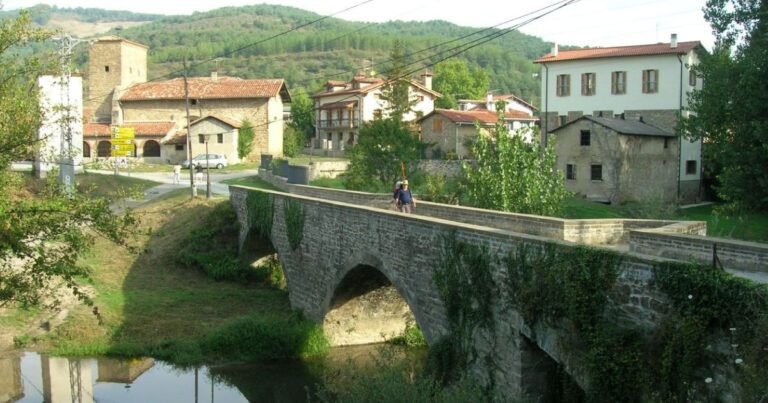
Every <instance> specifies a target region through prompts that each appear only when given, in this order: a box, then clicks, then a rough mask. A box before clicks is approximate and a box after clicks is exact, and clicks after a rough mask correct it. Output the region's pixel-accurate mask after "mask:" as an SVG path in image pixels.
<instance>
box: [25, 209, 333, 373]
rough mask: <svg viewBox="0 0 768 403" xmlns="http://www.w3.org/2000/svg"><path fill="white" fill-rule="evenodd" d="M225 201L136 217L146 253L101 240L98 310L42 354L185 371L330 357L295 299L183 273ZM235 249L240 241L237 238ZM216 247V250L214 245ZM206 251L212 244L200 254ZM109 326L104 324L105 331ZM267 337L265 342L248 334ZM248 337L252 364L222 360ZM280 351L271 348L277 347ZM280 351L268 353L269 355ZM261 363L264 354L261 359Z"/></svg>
mask: <svg viewBox="0 0 768 403" xmlns="http://www.w3.org/2000/svg"><path fill="white" fill-rule="evenodd" d="M221 203H229V201H228V200H225V199H214V200H211V201H207V200H205V199H203V198H197V199H190V198H189V196H188V195H186V194H176V195H172V196H170V197H166V198H163V199H161V200H155V201H152V202H149V203H147V204H146V205H145V206H143V207H141V208H140V209H138V210H137V214H138V215H139V217H140V218H141V224H140V226H139V227H138V228H137V229H136V231H137V233H138V240H137V241H136V244H135V246H136V247H137V248H138V250H140V252H139V253H138V254H135V255H134V254H131V253H130V252H129V251H127V250H124V249H122V248H119V247H117V246H115V245H113V244H111V243H109V242H107V241H105V240H101V239H99V240H97V242H96V245H95V248H94V252H93V253H92V254H91V255H90V256H89V257H88V258H87V259H86V260H85V261H84V262H83V263H84V264H85V265H87V266H88V267H89V268H90V269H91V270H92V281H91V282H90V284H88V287H90V288H92V289H93V299H94V305H95V306H96V307H98V311H99V315H100V318H99V317H97V316H96V315H94V313H93V311H92V308H91V307H86V306H77V307H75V308H74V309H73V310H72V312H71V313H70V315H69V317H68V318H67V320H66V321H65V322H64V324H62V325H61V326H59V327H57V328H56V329H55V330H54V331H53V332H51V334H50V335H49V336H48V337H45V338H43V339H41V340H39V341H38V342H37V344H36V345H35V346H33V347H34V348H35V349H38V350H42V351H45V352H50V353H53V354H57V355H77V356H82V355H110V354H113V355H151V356H154V357H157V358H162V359H166V360H169V361H171V362H174V363H176V364H193V363H199V362H203V361H206V362H212V361H217V360H220V359H226V360H229V361H233V360H242V359H258V358H271V357H272V356H273V355H274V354H275V351H279V352H280V353H281V354H286V355H288V356H299V355H302V354H308V355H309V354H314V353H319V352H322V350H323V348H324V347H323V346H324V344H323V340H324V338H318V336H317V334H316V332H315V331H313V330H312V329H313V326H314V325H310V324H309V323H308V322H307V321H306V320H304V319H302V318H300V317H298V316H297V315H296V314H294V313H293V312H292V311H291V310H290V306H289V303H288V298H287V294H286V293H285V292H284V291H281V290H278V289H274V288H270V287H268V286H265V285H263V284H254V283H248V284H237V283H232V282H224V281H222V282H216V281H214V280H212V279H210V278H209V277H207V276H206V275H205V274H204V273H203V272H202V271H201V270H197V269H192V268H189V267H181V266H180V265H179V263H178V261H179V259H178V256H177V254H178V253H179V251H180V250H181V249H182V247H183V246H184V245H183V243H184V242H186V240H187V239H188V237H189V235H190V233H191V232H192V231H194V230H195V229H199V228H205V226H206V225H208V220H207V219H206V217H208V216H209V215H211V214H212V213H213V212H215V211H216V210H217V205H219V204H221ZM234 237H235V239H234V240H232V241H233V242H236V233H235V234H234ZM212 244H214V243H212ZM201 247H203V248H204V247H205V245H201ZM100 322H101V323H100ZM254 323H257V324H258V326H256V327H257V328H258V329H260V331H261V333H259V335H260V336H256V335H253V334H252V335H251V337H250V338H248V337H245V335H246V334H250V333H249V332H244V331H243V329H252V328H254V325H253V324H254ZM233 334H235V335H238V334H239V335H243V337H242V338H241V339H239V340H240V343H241V345H242V346H243V347H242V348H243V349H248V350H249V351H252V353H251V354H250V355H248V356H232V355H226V354H224V353H223V349H221V348H220V346H222V345H228V343H231V342H232V340H233V336H232V335H233ZM270 343H271V344H270ZM275 345H279V346H280V349H277V347H275V348H274V351H264V350H263V349H262V347H263V346H272V347H273V346H275ZM259 354H262V355H261V356H259Z"/></svg>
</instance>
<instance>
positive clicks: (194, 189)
mask: <svg viewBox="0 0 768 403" xmlns="http://www.w3.org/2000/svg"><path fill="white" fill-rule="evenodd" d="M184 105H185V107H186V108H187V161H189V183H190V184H191V186H192V197H197V184H196V183H195V173H194V172H192V133H191V132H190V131H189V85H188V83H187V57H186V56H184Z"/></svg>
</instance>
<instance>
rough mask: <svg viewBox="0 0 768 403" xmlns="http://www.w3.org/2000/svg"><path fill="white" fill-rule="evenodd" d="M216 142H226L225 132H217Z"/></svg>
mask: <svg viewBox="0 0 768 403" xmlns="http://www.w3.org/2000/svg"><path fill="white" fill-rule="evenodd" d="M216 142H217V143H219V144H224V133H218V134H216Z"/></svg>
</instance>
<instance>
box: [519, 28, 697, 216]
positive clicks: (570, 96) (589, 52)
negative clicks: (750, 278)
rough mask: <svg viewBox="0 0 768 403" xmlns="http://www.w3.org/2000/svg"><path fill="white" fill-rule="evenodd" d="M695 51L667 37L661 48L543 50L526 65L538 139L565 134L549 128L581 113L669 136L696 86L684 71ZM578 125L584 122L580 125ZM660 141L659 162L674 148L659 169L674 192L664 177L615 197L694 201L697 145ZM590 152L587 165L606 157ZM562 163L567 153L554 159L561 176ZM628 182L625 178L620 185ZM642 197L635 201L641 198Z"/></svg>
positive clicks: (647, 171)
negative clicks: (536, 93) (532, 71)
mask: <svg viewBox="0 0 768 403" xmlns="http://www.w3.org/2000/svg"><path fill="white" fill-rule="evenodd" d="M700 50H703V47H702V46H701V43H700V42H698V41H696V42H678V41H677V36H676V35H674V34H673V35H672V38H671V41H670V42H669V43H657V44H650V45H636V46H619V47H607V48H587V49H577V50H565V51H558V48H557V46H555V47H554V49H553V51H552V52H551V53H549V54H547V55H545V56H543V57H541V58H539V59H537V60H535V61H534V62H535V63H538V64H540V65H541V74H540V76H541V80H542V81H541V94H542V96H541V99H542V108H541V110H542V111H543V112H542V141H543V142H545V143H546V142H547V141H548V138H549V136H550V135H555V137H558V141H559V136H560V135H562V133H565V132H563V131H557V129H558V128H560V127H562V126H565V125H566V124H568V123H569V122H573V121H575V120H577V119H579V118H580V117H582V116H585V115H591V116H593V117H596V118H598V117H603V118H615V117H623V118H624V119H625V120H635V121H640V119H641V118H642V122H643V123H645V124H648V125H651V126H653V127H656V128H658V129H661V130H662V131H663V132H665V133H676V132H675V127H676V125H677V122H678V119H679V118H678V117H679V116H682V117H683V118H686V117H687V116H688V113H689V112H688V111H687V110H686V108H687V106H688V93H689V92H690V91H692V90H694V89H697V88H701V83H700V82H699V80H697V77H696V75H695V74H694V72H693V71H691V67H692V66H694V65H696V64H697V63H698V56H697V52H698V51H700ZM585 122H592V121H589V120H588V121H582V122H581V123H580V124H586V123H585ZM574 130H575V129H574ZM617 133H621V132H620V131H617ZM624 134H626V133H624ZM596 135H599V134H598V133H593V135H592V137H593V138H594V136H596ZM661 137H663V138H667V139H668V140H665V141H666V142H667V145H668V146H669V148H668V149H663V150H665V151H663V152H662V154H663V155H659V156H658V159H659V160H666V158H667V156H666V153H667V151H666V150H669V149H672V150H676V151H677V156H676V159H675V161H674V162H673V163H667V164H665V165H664V167H666V168H665V169H669V170H670V171H671V172H670V173H668V174H667V173H665V174H664V175H663V176H664V177H665V178H666V177H667V176H668V175H671V176H672V177H674V178H675V182H676V186H674V191H670V189H669V187H668V186H667V184H666V181H665V180H663V181H662V180H660V181H659V182H650V183H645V185H644V186H653V187H654V189H652V191H651V190H649V191H643V192H639V191H633V190H629V189H626V188H623V189H622V190H621V193H623V194H627V195H636V196H637V195H640V196H643V195H645V196H650V195H654V197H655V198H659V197H660V198H662V199H663V200H666V201H670V202H681V203H686V202H694V201H696V200H698V199H699V195H700V193H701V170H702V167H701V154H702V144H701V142H700V141H689V140H687V139H685V138H682V137H680V136H678V135H675V136H674V137H672V138H669V137H667V136H661ZM672 143H674V144H672ZM678 143H679V144H678ZM630 151H631V150H630ZM558 152H565V148H563V147H558ZM590 155H591V158H593V159H594V160H593V161H592V162H591V163H590V165H599V164H601V163H604V162H603V161H609V160H611V158H612V157H610V156H604V157H603V156H600V155H598V154H592V153H590ZM569 158H570V154H562V155H561V154H558V168H559V169H561V170H563V171H564V172H565V171H566V169H567V167H566V165H567V164H570V162H569ZM656 168H658V167H654V169H656ZM576 169H577V170H578V171H579V172H580V171H581V170H582V169H586V168H585V167H578V166H577V167H576ZM632 169H640V170H645V175H647V176H651V167H650V166H647V167H643V166H634V167H633V168H632ZM657 173H658V172H657ZM638 175H642V173H639V174H638ZM635 183H636V181H628V182H627V183H625V186H629V185H630V184H632V186H634V184H635ZM588 193H589V192H587V195H588ZM645 196H643V197H642V198H640V199H636V200H638V201H643V200H647V199H646V198H645ZM620 199H621V198H620Z"/></svg>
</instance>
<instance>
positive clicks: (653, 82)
mask: <svg viewBox="0 0 768 403" xmlns="http://www.w3.org/2000/svg"><path fill="white" fill-rule="evenodd" d="M657 92H659V71H658V70H643V94H655V93H657Z"/></svg>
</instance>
